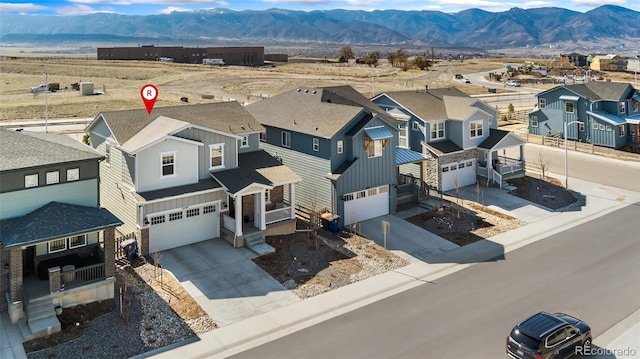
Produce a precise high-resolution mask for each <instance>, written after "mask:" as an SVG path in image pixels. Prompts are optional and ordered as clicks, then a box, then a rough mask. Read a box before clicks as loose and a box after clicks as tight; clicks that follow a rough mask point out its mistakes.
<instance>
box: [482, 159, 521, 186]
mask: <svg viewBox="0 0 640 359" xmlns="http://www.w3.org/2000/svg"><path fill="white" fill-rule="evenodd" d="M477 174H478V176H479V177H483V178H486V179H487V185H489V183H490V182H492V181H493V183H497V184H498V185H499V186H500V188H502V185H503V183H504V181H506V180H509V179H512V178H521V177H524V176H525V162H524V161H523V160H520V159H516V158H508V157H500V158H499V159H495V160H493V161H492V164H491V166H490V167H487V162H479V163H478V171H477Z"/></svg>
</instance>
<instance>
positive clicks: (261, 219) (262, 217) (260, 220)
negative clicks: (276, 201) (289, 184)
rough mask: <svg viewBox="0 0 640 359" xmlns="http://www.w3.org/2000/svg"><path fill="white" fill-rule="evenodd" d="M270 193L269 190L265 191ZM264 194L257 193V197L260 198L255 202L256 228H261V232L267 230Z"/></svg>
mask: <svg viewBox="0 0 640 359" xmlns="http://www.w3.org/2000/svg"><path fill="white" fill-rule="evenodd" d="M265 191H268V190H265ZM264 195H265V193H264V192H260V193H256V194H255V196H257V197H258V198H256V201H253V202H254V203H255V210H254V212H253V213H255V217H256V219H255V222H257V223H256V227H257V228H260V230H261V231H264V230H265V229H267V224H266V222H267V219H266V214H265V212H266V208H265V206H266V202H265V200H264Z"/></svg>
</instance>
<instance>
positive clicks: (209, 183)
mask: <svg viewBox="0 0 640 359" xmlns="http://www.w3.org/2000/svg"><path fill="white" fill-rule="evenodd" d="M216 188H222V186H220V184H219V183H218V182H217V181H216V180H214V179H213V178H207V179H204V180H201V181H198V182H197V183H193V184H187V185H184V186H177V187H169V188H163V189H158V190H155V191H147V192H141V193H135V192H134V193H133V197H134V198H135V199H136V200H137V201H138V203H142V202H147V201H153V200H155V199H160V198H167V197H173V196H180V195H183V194H187V193H190V194H193V193H195V192H200V191H206V190H210V189H216Z"/></svg>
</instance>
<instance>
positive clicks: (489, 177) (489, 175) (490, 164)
mask: <svg viewBox="0 0 640 359" xmlns="http://www.w3.org/2000/svg"><path fill="white" fill-rule="evenodd" d="M487 152H488V153H487V184H489V181H490V180H492V179H493V159H492V158H491V157H492V156H493V151H492V150H489V151H487Z"/></svg>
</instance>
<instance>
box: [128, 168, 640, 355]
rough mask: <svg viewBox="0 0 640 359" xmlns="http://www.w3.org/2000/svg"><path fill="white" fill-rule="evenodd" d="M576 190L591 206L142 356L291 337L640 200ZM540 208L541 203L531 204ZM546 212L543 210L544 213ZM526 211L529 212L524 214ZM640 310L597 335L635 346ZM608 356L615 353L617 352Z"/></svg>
mask: <svg viewBox="0 0 640 359" xmlns="http://www.w3.org/2000/svg"><path fill="white" fill-rule="evenodd" d="M572 190H574V191H576V192H580V193H581V194H583V195H585V196H586V205H585V206H584V207H581V208H580V209H578V210H576V211H574V212H561V213H555V212H552V213H548V215H544V216H542V215H539V216H534V217H536V218H538V220H537V221H535V222H533V223H529V224H528V225H525V226H523V227H520V228H518V229H515V230H513V231H510V232H508V233H504V234H501V235H497V236H494V237H492V238H490V239H489V240H484V241H479V242H475V243H473V244H470V245H467V246H464V247H460V248H456V249H453V250H450V251H448V252H445V253H443V254H440V255H437V256H435V257H432V258H430V259H429V263H426V262H421V261H413V262H411V263H410V264H409V265H408V266H406V267H403V268H400V269H398V270H395V271H391V272H387V273H384V274H381V275H379V276H376V277H373V278H369V279H366V280H363V281H361V282H357V283H354V284H351V285H349V286H346V287H342V288H339V289H336V290H334V291H331V292H328V293H324V294H322V295H319V296H316V297H313V298H309V299H307V300H304V301H300V302H296V303H294V304H292V305H289V306H287V307H284V308H279V309H276V310H273V311H271V312H268V313H264V314H261V315H258V316H255V317H252V318H249V319H246V320H243V321H241V322H237V323H234V324H231V325H228V326H225V327H223V328H220V329H216V330H213V331H210V332H207V333H204V334H201V335H199V336H198V337H197V338H193V339H191V340H189V341H187V342H186V343H185V342H183V343H176V344H174V345H171V346H169V347H166V348H162V349H160V350H158V351H154V352H149V353H145V354H143V355H140V356H139V357H140V358H144V357H149V356H153V357H155V358H175V357H181V358H184V359H186V358H196V357H214V358H224V357H227V356H231V355H233V354H236V353H239V352H242V351H245V350H247V349H250V348H253V347H255V346H258V345H261V344H264V343H267V342H270V341H272V340H275V339H277V338H280V337H283V336H286V335H288V334H290V333H292V332H295V331H298V330H301V329H304V328H306V327H309V326H312V325H314V324H317V323H320V322H322V321H325V320H328V319H330V318H333V317H336V316H339V315H341V314H344V313H347V312H349V311H352V310H354V309H357V308H360V307H363V306H366V305H368V304H370V303H373V302H376V301H378V300H381V299H384V298H386V297H389V296H392V295H394V294H397V293H400V292H402V291H405V290H408V289H410V288H413V287H416V286H419V285H422V284H423V283H424V282H429V281H433V280H435V279H438V278H441V277H443V276H446V275H448V274H451V273H454V272H457V271H459V270H462V269H464V268H467V267H468V266H470V265H471V264H470V263H477V262H480V261H485V260H488V259H492V258H496V257H499V256H502V255H504V254H505V253H507V252H509V251H512V250H515V249H517V248H520V247H522V246H525V245H527V244H529V243H532V242H534V241H537V240H540V239H543V238H546V237H548V236H550V235H552V234H555V233H558V232H561V231H564V230H566V229H569V228H572V227H574V226H577V225H580V224H582V223H585V222H588V221H590V220H593V219H594V218H597V217H600V216H602V215H605V214H607V213H610V212H613V211H615V210H617V209H620V208H623V207H625V206H627V205H630V204H632V203H635V202H638V201H640V193H636V192H631V191H625V190H620V189H616V188H611V187H607V186H602V185H598V184H594V183H590V182H586V181H581V180H577V179H572ZM531 208H532V210H533V211H538V210H539V208H537V207H536V206H532V207H531ZM538 214H540V213H538ZM520 215H522V216H524V215H525V214H522V213H521V214H520ZM639 322H640V318H638V315H637V313H636V315H634V316H631V317H630V319H629V318H628V320H625V321H622V322H620V323H619V324H618V325H616V326H615V327H613V328H611V329H610V330H609V331H607V332H606V333H604V334H603V335H602V336H601V337H598V338H596V340H595V344H596V345H601V346H606V347H607V348H613V346H619V345H630V344H628V343H630V341H633V340H635V342H636V344H635V346H636V347H637V337H638V336H637V334H638V331H640V325H639V324H638V323H639ZM607 358H612V357H611V356H609V357H607Z"/></svg>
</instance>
